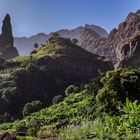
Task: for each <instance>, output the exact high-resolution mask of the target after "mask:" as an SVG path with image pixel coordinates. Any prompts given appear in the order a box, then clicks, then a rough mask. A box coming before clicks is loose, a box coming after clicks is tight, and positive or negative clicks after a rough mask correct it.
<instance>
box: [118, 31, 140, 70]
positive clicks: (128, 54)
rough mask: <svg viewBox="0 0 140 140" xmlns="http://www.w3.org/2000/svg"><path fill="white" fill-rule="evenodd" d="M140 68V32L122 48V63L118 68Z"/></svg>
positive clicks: (120, 62)
mask: <svg viewBox="0 0 140 140" xmlns="http://www.w3.org/2000/svg"><path fill="white" fill-rule="evenodd" d="M128 66H132V67H133V68H139V67H140V32H136V33H135V34H133V36H132V37H131V39H130V40H129V41H128V42H127V43H126V44H124V45H123V46H122V47H121V51H120V61H119V62H118V63H117V65H116V67H128Z"/></svg>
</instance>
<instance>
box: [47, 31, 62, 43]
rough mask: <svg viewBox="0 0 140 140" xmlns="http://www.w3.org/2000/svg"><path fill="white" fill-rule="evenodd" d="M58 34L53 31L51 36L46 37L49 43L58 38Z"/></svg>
mask: <svg viewBox="0 0 140 140" xmlns="http://www.w3.org/2000/svg"><path fill="white" fill-rule="evenodd" d="M59 37H60V34H59V33H58V32H54V33H53V34H52V36H51V37H50V38H49V39H48V41H49V43H54V42H56V41H57V40H58V38H59Z"/></svg>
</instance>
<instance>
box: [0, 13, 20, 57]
mask: <svg viewBox="0 0 140 140" xmlns="http://www.w3.org/2000/svg"><path fill="white" fill-rule="evenodd" d="M13 43H14V38H13V35H12V26H11V18H10V16H9V14H7V15H6V16H5V18H4V20H3V25H2V33H1V35H0V54H1V55H0V58H3V59H10V58H13V57H16V56H18V51H17V49H16V48H15V47H13Z"/></svg>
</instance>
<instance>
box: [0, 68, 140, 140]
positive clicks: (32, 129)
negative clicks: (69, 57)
mask: <svg viewBox="0 0 140 140" xmlns="http://www.w3.org/2000/svg"><path fill="white" fill-rule="evenodd" d="M29 71H32V73H35V74H37V71H40V69H38V67H34V65H28V67H27V70H26V71H25V73H20V74H21V75H22V74H23V75H24V74H27V73H28V72H29ZM39 74H41V73H39ZM43 77H44V75H43ZM7 85H8V86H11V88H12V87H14V86H15V83H13V82H11V81H9V82H7V83H3V84H2V85H0V86H3V91H4V87H7ZM9 90H10V89H8V91H9ZM5 93H6V92H5ZM7 93H8V92H7ZM139 93H140V70H136V69H132V68H124V69H122V68H119V69H116V70H114V71H110V72H108V73H107V74H106V75H105V76H102V77H101V78H99V79H97V80H96V81H94V82H92V83H90V84H87V85H86V86H85V88H84V89H83V91H81V92H79V93H78V88H77V87H76V86H74V85H71V86H69V87H68V88H67V89H66V95H67V96H66V97H65V98H64V99H63V101H61V102H59V97H56V98H54V103H55V104H54V105H52V106H50V107H47V108H44V109H42V110H40V111H38V112H35V113H32V114H30V113H31V112H32V108H33V107H36V105H37V104H38V103H37V102H32V103H28V104H26V105H25V108H24V109H25V110H26V111H27V112H29V114H30V115H29V116H25V117H23V119H21V120H16V121H15V122H13V123H4V124H1V125H0V130H10V131H12V130H16V131H23V130H24V131H27V132H28V134H29V135H31V136H37V137H40V138H48V137H54V136H57V137H59V138H61V139H65V140H81V139H83V140H88V139H89V138H91V137H92V139H95V140H96V139H97V140H104V139H109V140H112V139H113V140H116V139H118V140H119V139H120V140H121V139H122V140H125V139H126V140H128V139H132V140H133V139H134V140H135V139H136V140H137V139H139V138H140V135H139V133H140V125H139V124H140V104H139V100H140V94H139ZM28 109H29V110H28ZM26 111H25V112H26ZM36 111H37V110H36ZM25 114H26V113H25ZM27 115H28V114H27Z"/></svg>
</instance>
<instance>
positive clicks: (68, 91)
mask: <svg viewBox="0 0 140 140" xmlns="http://www.w3.org/2000/svg"><path fill="white" fill-rule="evenodd" d="M78 91H79V88H78V87H76V86H75V85H70V86H69V87H68V88H67V89H66V90H65V94H66V96H68V95H70V94H72V93H77V92H78Z"/></svg>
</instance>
